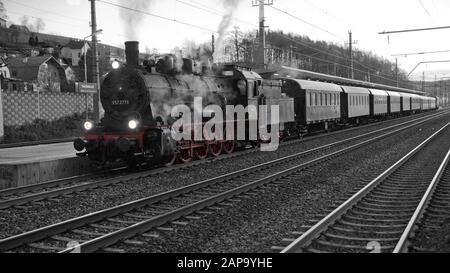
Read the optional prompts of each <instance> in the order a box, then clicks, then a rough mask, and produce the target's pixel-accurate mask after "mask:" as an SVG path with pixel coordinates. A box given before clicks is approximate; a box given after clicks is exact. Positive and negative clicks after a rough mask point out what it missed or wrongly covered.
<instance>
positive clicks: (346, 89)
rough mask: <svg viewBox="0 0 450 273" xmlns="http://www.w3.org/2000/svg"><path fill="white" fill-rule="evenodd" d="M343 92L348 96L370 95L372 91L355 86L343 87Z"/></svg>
mask: <svg viewBox="0 0 450 273" xmlns="http://www.w3.org/2000/svg"><path fill="white" fill-rule="evenodd" d="M341 87H342V90H344V92H345V93H347V94H364V95H370V91H369V89H367V88H363V87H354V86H341Z"/></svg>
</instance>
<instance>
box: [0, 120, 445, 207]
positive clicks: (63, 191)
mask: <svg viewBox="0 0 450 273" xmlns="http://www.w3.org/2000/svg"><path fill="white" fill-rule="evenodd" d="M446 113H447V112H439V113H434V114H433V115H431V116H425V117H420V118H417V119H414V120H409V121H406V122H403V123H400V124H395V125H391V126H388V127H385V128H381V129H378V130H375V131H371V132H368V133H364V134H361V135H358V136H355V137H351V138H348V139H344V140H341V141H337V142H334V143H330V144H327V145H324V146H321V147H317V148H314V149H310V150H307V151H303V152H300V153H296V154H293V155H290V156H287V157H284V158H280V159H277V160H274V161H270V162H267V163H263V164H260V165H256V166H253V167H251V168H248V169H244V170H241V171H240V173H244V172H247V171H249V170H252V169H257V168H264V167H265V166H270V165H273V164H275V163H278V162H282V161H285V160H289V159H292V158H295V157H300V156H306V155H308V154H312V153H315V152H318V151H321V150H325V149H329V148H331V147H333V146H337V145H342V144H345V143H348V142H351V141H355V140H358V139H361V138H364V137H368V136H370V135H374V134H377V133H380V132H383V131H387V130H390V129H392V128H396V127H398V126H403V125H406V124H410V123H414V122H418V121H420V120H425V121H427V120H430V119H432V118H434V117H439V116H442V115H445V114H446ZM292 144H294V143H288V145H292ZM254 152H257V150H250V151H244V152H241V153H235V154H231V155H224V156H222V157H219V158H216V159H215V160H225V159H229V158H234V157H238V156H242V155H246V154H249V153H254ZM206 163H208V161H196V162H192V163H189V164H185V165H180V166H173V167H169V168H163V169H155V170H151V171H147V172H138V173H133V174H128V175H123V176H119V177H113V178H107V179H102V180H99V181H93V182H78V183H76V185H73V186H70V187H65V188H60V189H55V190H47V191H44V192H40V193H33V194H30V195H26V196H22V197H17V198H12V199H7V200H0V210H2V209H7V208H10V207H13V206H18V205H25V204H28V203H31V202H36V201H42V200H45V199H50V198H56V197H60V196H64V195H69V194H73V193H77V192H83V191H86V190H90V189H95V188H100V187H105V186H109V185H114V184H118V183H124V182H126V181H131V180H136V179H143V178H145V177H149V176H152V175H157V174H161V173H165V172H169V171H172V170H177V169H184V168H188V167H193V166H198V165H203V164H206ZM70 179H72V178H70ZM70 179H69V180H70ZM74 179H77V178H74ZM58 183H60V184H61V185H67V184H72V183H71V182H70V181H69V182H67V181H65V180H60V181H53V182H48V183H46V184H43V187H44V188H40V186H39V185H33V186H27V187H22V188H18V189H11V190H6V191H3V192H2V191H0V198H1V197H2V194H4V193H8V194H11V193H23V192H26V190H30V192H32V191H33V190H38V189H42V190H46V189H48V188H50V187H55V186H57V185H58ZM73 184H75V183H73Z"/></svg>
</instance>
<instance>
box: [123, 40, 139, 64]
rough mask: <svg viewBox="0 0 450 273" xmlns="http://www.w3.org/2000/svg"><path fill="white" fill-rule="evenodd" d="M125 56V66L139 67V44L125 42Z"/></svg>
mask: <svg viewBox="0 0 450 273" xmlns="http://www.w3.org/2000/svg"><path fill="white" fill-rule="evenodd" d="M125 55H126V58H127V62H126V63H127V66H129V67H138V66H139V42H136V41H128V42H125Z"/></svg>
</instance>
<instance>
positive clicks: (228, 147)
mask: <svg viewBox="0 0 450 273" xmlns="http://www.w3.org/2000/svg"><path fill="white" fill-rule="evenodd" d="M235 147H236V142H234V141H232V140H230V141H226V142H225V143H224V144H223V151H224V152H225V153H226V154H231V153H233V152H234V148H235Z"/></svg>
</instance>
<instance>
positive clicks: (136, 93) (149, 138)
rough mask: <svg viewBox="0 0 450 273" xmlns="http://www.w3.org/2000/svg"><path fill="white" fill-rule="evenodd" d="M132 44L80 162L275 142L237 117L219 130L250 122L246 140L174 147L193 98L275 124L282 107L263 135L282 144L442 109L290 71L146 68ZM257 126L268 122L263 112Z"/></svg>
mask: <svg viewBox="0 0 450 273" xmlns="http://www.w3.org/2000/svg"><path fill="white" fill-rule="evenodd" d="M125 45H126V58H127V61H126V65H124V66H118V65H116V66H115V67H114V69H113V70H112V71H111V72H110V73H109V74H108V75H107V76H106V78H105V79H104V81H103V83H102V86H101V91H100V96H101V103H102V105H103V108H104V110H105V116H104V118H103V119H102V121H101V123H100V124H93V123H92V122H90V121H87V122H86V123H85V129H86V131H87V132H86V135H85V137H84V138H83V139H77V140H76V141H75V143H74V146H75V149H76V150H77V151H79V152H80V153H78V154H77V155H79V156H87V157H89V159H90V160H92V161H94V162H97V163H100V164H105V163H109V162H116V161H125V162H128V164H129V165H130V166H134V165H136V164H140V163H144V162H146V163H149V164H150V165H155V164H165V165H172V164H174V163H175V162H177V161H179V162H183V163H186V162H190V161H192V160H193V159H205V158H207V157H208V156H219V155H220V154H222V153H227V154H229V153H233V152H234V150H235V149H236V148H238V147H242V146H245V145H248V144H252V145H258V143H263V142H267V141H268V139H267V137H264V134H260V133H257V136H258V138H257V139H254V138H252V137H251V136H250V134H249V129H250V128H249V127H250V118H249V116H248V115H246V116H241V115H236V116H234V118H233V119H232V120H224V122H223V123H222V124H220V125H219V126H223V128H222V130H223V131H224V132H225V135H227V134H228V135H229V134H230V133H229V132H226V130H227V128H228V127H227V126H226V125H228V124H230V123H231V124H232V126H233V127H235V128H236V127H237V126H238V125H237V124H238V123H244V124H245V126H246V135H245V138H244V139H241V138H237V136H236V135H233V136H231V137H227V138H225V139H224V140H221V139H214V140H197V141H196V140H181V141H176V140H174V139H173V137H172V136H173V134H172V125H173V124H174V122H176V120H177V118H180V117H177V116H176V115H175V117H174V115H173V113H172V110H173V108H174V107H175V106H177V105H186V106H188V107H190V108H191V109H193V110H194V111H195V109H194V107H195V105H194V99H195V98H198V97H201V98H202V101H203V105H202V106H208V105H218V106H220V108H221V109H222V110H223V112H225V113H226V111H227V106H243V107H247V106H255V107H259V106H262V105H263V106H267V109H268V110H266V111H267V112H266V114H265V115H264V116H265V117H267V116H269V117H270V116H271V114H272V113H271V109H272V106H278V107H279V115H278V116H279V119H278V120H274V121H272V119H271V118H269V119H268V120H266V122H265V123H264V124H265V127H266V128H264V129H265V131H266V132H270V130H271V128H272V127H273V126H274V125H276V126H277V128H279V130H278V132H279V133H278V135H277V137H278V138H280V139H283V138H286V137H289V136H301V135H303V134H305V133H307V132H308V130H311V129H326V130H327V129H331V128H332V127H334V126H340V125H343V124H348V123H359V122H362V121H363V120H368V119H374V118H377V117H383V116H388V115H390V116H398V115H401V114H411V113H416V112H420V111H426V110H433V109H436V108H437V100H436V98H433V97H425V96H422V95H420V94H414V93H415V91H412V90H405V89H399V88H394V87H388V86H380V85H374V84H371V83H364V82H357V81H351V80H344V79H340V78H339V79H338V78H332V79H330V77H329V76H326V75H317V74H314V73H310V72H306V71H301V70H295V69H294V70H292V69H287V70H288V72H287V73H285V74H284V75H283V77H280V75H278V76H277V74H282V73H281V72H278V73H277V74H274V73H272V79H263V78H262V77H261V76H260V75H259V74H257V73H255V72H253V71H251V70H250V69H247V68H244V67H238V66H235V65H228V66H224V67H221V69H216V70H215V72H214V71H211V70H208V69H205V68H204V67H201V66H200V65H198V64H197V65H196V63H195V62H194V61H192V60H188V59H179V58H176V57H175V56H171V55H168V56H165V57H163V58H161V59H160V60H159V61H158V62H157V63H156V64H155V65H152V64H150V63H148V62H146V63H144V64H143V65H140V64H139V49H138V47H139V44H138V42H127V43H125ZM199 66H200V67H199ZM303 74H305V75H307V77H306V78H308V79H314V80H320V78H323V79H324V80H325V81H327V82H320V81H313V80H302V79H297V78H301V77H303V76H302V75H303ZM274 75H275V77H274ZM265 78H271V77H270V76H268V77H265ZM303 78H305V77H303ZM316 78H317V79H316ZM323 79H322V80H323ZM333 82H334V83H333ZM256 119H261V116H260V113H259V112H258V113H257V116H256ZM207 121H208V119H204V120H202V121H201V122H207ZM275 123H276V124H275ZM257 129H258V130H259V129H261V128H260V127H258V128H257ZM234 131H236V130H234ZM234 133H235V132H233V134H234Z"/></svg>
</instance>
